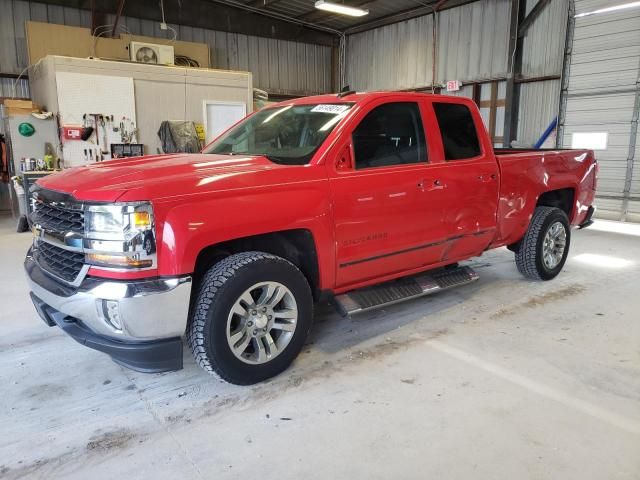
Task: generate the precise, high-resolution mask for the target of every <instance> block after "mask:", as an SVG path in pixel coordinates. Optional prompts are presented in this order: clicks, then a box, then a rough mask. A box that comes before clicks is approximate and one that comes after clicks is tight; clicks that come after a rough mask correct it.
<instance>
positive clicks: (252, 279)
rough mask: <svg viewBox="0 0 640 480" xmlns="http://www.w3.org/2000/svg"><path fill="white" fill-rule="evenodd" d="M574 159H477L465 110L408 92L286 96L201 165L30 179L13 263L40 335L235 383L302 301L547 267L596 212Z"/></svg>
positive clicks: (275, 344)
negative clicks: (189, 358) (57, 332)
mask: <svg viewBox="0 0 640 480" xmlns="http://www.w3.org/2000/svg"><path fill="white" fill-rule="evenodd" d="M597 170H598V166H597V162H596V160H595V158H594V155H593V153H592V152H591V151H588V150H544V151H540V150H507V149H500V150H494V148H493V145H492V142H491V139H490V138H489V136H488V135H487V132H486V130H485V128H484V126H483V120H482V117H481V115H480V112H479V110H478V108H477V107H476V105H475V104H474V103H473V102H472V101H471V100H468V99H465V98H459V97H447V96H438V95H428V94H420V93H398V92H395V93H394V92H377V93H354V92H346V93H341V94H339V95H322V96H316V97H307V98H301V99H296V100H292V101H287V102H283V103H279V104H276V105H274V106H270V107H268V108H265V109H263V110H260V111H258V112H256V113H254V114H252V115H250V116H248V117H247V118H246V119H244V120H242V121H241V122H239V123H238V124H236V125H234V126H233V127H231V128H230V129H229V130H227V131H226V132H225V133H223V134H222V135H221V136H220V137H218V138H217V139H216V140H214V141H213V142H212V143H211V144H209V145H208V146H207V147H205V149H204V150H203V151H202V152H201V153H199V154H174V155H157V156H145V157H138V158H131V159H124V160H114V161H110V162H104V163H98V164H94V165H89V166H85V167H79V168H74V169H70V170H66V171H64V172H61V173H58V174H54V175H50V176H48V177H45V178H43V179H40V180H38V182H37V184H36V185H35V186H34V188H33V190H32V192H31V193H30V195H31V201H32V202H33V207H34V213H33V215H32V219H31V220H32V225H33V234H34V241H33V245H32V247H31V248H30V250H29V252H28V254H27V257H26V260H25V269H26V273H27V278H28V282H29V285H30V289H31V297H32V299H33V302H34V305H35V307H36V310H37V311H38V313H39V315H40V316H41V317H42V318H43V319H44V321H45V322H46V323H47V324H48V325H49V326H56V325H57V326H58V327H60V328H61V329H62V330H64V331H65V332H66V333H68V334H69V335H70V336H71V337H73V338H74V339H75V340H77V341H78V342H80V343H81V344H84V345H86V346H88V347H90V348H93V349H96V350H99V351H102V352H105V353H107V354H109V355H110V356H111V357H112V358H113V360H115V361H116V362H118V363H120V364H122V365H124V366H127V367H129V368H133V369H135V370H138V371H143V372H162V371H170V370H177V369H180V368H182V363H183V338H184V337H186V343H187V344H188V345H189V347H190V349H191V350H192V352H193V355H194V356H195V360H196V362H197V363H198V364H199V365H200V366H201V367H202V368H203V369H205V370H206V371H207V372H210V373H213V374H217V375H218V376H219V377H220V378H222V379H224V380H226V381H228V382H232V383H235V384H245V385H246V384H253V383H256V382H260V381H262V380H265V379H267V378H270V377H272V376H274V375H276V374H278V373H280V372H282V371H283V370H285V369H286V368H287V367H288V366H289V365H290V364H291V363H292V361H293V360H294V359H295V357H296V356H297V355H298V353H299V352H300V350H301V348H302V347H303V344H304V342H305V339H306V337H307V334H308V333H309V330H310V328H311V324H312V320H313V309H314V303H315V302H317V301H318V300H319V299H329V300H332V301H333V303H334V305H335V306H336V307H337V310H338V311H339V312H340V313H342V314H344V315H349V314H354V313H357V312H361V311H366V310H368V309H371V308H375V307H379V306H381V305H388V304H390V303H395V302H398V301H401V300H405V299H409V298H415V297H419V296H421V295H426V294H430V293H434V292H437V291H441V290H444V289H447V288H450V287H454V286H458V285H464V284H466V283H469V282H472V281H474V280H475V279H477V274H476V273H475V272H474V271H473V270H472V269H471V268H470V267H469V266H459V265H458V262H460V261H462V260H466V259H469V258H471V257H475V256H479V255H481V254H482V253H483V252H484V251H485V250H488V249H493V248H498V247H503V246H506V247H508V248H509V249H510V250H512V251H513V252H514V253H515V264H516V266H517V268H518V270H519V271H520V272H521V273H522V274H523V275H524V276H525V277H527V278H530V279H538V280H550V279H552V278H554V277H555V276H556V275H558V273H559V272H560V270H561V269H562V267H563V265H564V263H565V260H566V258H567V253H568V251H569V241H570V238H571V227H572V226H574V227H585V226H588V225H589V224H590V223H591V217H592V215H593V212H594V206H593V203H594V194H595V189H596V181H597Z"/></svg>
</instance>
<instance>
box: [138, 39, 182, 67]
mask: <svg viewBox="0 0 640 480" xmlns="http://www.w3.org/2000/svg"><path fill="white" fill-rule="evenodd" d="M129 58H130V59H131V61H133V62H140V63H150V64H155V65H173V64H174V62H175V55H174V52H173V47H172V46H171V45H159V44H157V43H144V42H131V43H130V44H129Z"/></svg>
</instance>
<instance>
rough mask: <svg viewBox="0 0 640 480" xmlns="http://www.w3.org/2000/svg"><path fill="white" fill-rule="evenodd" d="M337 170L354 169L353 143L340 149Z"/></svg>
mask: <svg viewBox="0 0 640 480" xmlns="http://www.w3.org/2000/svg"><path fill="white" fill-rule="evenodd" d="M336 170H338V171H339V172H342V171H345V170H353V157H352V155H351V145H345V146H344V148H343V149H342V150H341V151H340V155H338V158H337V160H336Z"/></svg>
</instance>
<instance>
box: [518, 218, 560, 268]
mask: <svg viewBox="0 0 640 480" xmlns="http://www.w3.org/2000/svg"><path fill="white" fill-rule="evenodd" d="M570 241H571V229H570V226H569V219H568V218H567V214H566V213H564V212H563V211H562V210H560V209H559V208H553V207H537V208H536V210H535V212H534V213H533V217H532V219H531V223H530V224H529V229H528V230H527V233H526V234H525V236H524V238H523V239H522V240H521V241H520V242H519V243H520V245H519V248H518V249H517V251H516V252H515V253H516V265H517V267H518V270H519V271H520V273H522V274H523V275H524V276H525V277H527V278H531V279H535V280H551V279H552V278H554V277H555V276H557V275H558V274H559V273H560V271H561V270H562V267H563V266H564V263H565V261H566V260H567V254H568V253H569V244H570Z"/></svg>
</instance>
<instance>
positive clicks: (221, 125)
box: [204, 100, 247, 143]
mask: <svg viewBox="0 0 640 480" xmlns="http://www.w3.org/2000/svg"><path fill="white" fill-rule="evenodd" d="M246 116H247V106H246V104H244V103H240V102H238V103H234V102H216V101H210V100H205V101H204V128H205V131H206V135H207V136H206V143H209V142H210V141H211V140H213V139H215V138H216V137H217V136H218V135H220V134H221V133H222V132H224V131H225V130H226V129H227V128H229V127H230V126H231V125H233V124H235V123H237V122H238V121H240V120H242V119H243V118H244V117H246Z"/></svg>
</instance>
